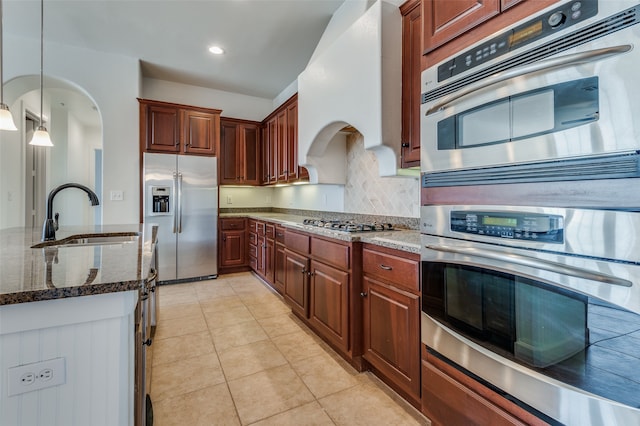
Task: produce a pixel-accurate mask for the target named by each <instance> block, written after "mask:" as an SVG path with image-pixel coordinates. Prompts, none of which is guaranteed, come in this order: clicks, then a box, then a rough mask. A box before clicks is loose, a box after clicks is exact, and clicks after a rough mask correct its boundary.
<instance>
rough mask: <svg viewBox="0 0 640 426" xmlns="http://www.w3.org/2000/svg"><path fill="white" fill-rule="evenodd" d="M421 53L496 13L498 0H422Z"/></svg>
mask: <svg viewBox="0 0 640 426" xmlns="http://www.w3.org/2000/svg"><path fill="white" fill-rule="evenodd" d="M422 5H423V12H422V17H423V19H424V31H423V37H424V46H423V49H424V53H427V52H429V51H431V50H433V49H435V48H436V47H438V46H441V45H443V44H444V43H446V42H448V41H449V40H452V39H454V38H455V37H457V36H459V35H460V34H462V33H464V32H466V31H468V30H470V29H471V28H473V27H475V26H476V25H478V24H480V23H481V22H484V21H486V20H487V19H489V18H491V17H492V16H495V15H497V14H499V13H500V0H456V1H451V0H423V3H422Z"/></svg>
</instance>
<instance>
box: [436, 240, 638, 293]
mask: <svg viewBox="0 0 640 426" xmlns="http://www.w3.org/2000/svg"><path fill="white" fill-rule="evenodd" d="M425 247H426V248H428V249H429V250H435V251H439V252H445V253H453V254H461V255H465V256H475V257H481V258H485V259H491V260H499V261H502V262H504V261H508V262H511V263H513V264H516V265H520V266H528V267H531V268H538V269H543V270H545V271H549V272H555V273H558V274H564V275H570V276H572V277H576V278H580V279H585V280H591V281H598V282H602V283H606V284H611V285H617V286H621V287H631V286H632V285H633V284H632V283H631V282H630V281H628V280H625V279H622V278H618V277H614V276H611V275H607V274H602V273H599V272H594V271H589V270H586V269H580V268H576V267H573V266H569V265H564V264H561V263H557V262H552V261H549V260H542V259H534V258H531V257H528V256H522V255H520V254H515V253H502V252H497V251H494V250H491V249H487V248H483V249H482V250H478V249H475V248H472V247H449V246H432V245H427V246H425Z"/></svg>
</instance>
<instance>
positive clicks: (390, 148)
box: [298, 0, 402, 184]
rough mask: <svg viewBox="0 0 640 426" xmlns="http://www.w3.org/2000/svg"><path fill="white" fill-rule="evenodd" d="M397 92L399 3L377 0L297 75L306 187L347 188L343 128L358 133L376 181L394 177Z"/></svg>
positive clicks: (397, 151)
mask: <svg viewBox="0 0 640 426" xmlns="http://www.w3.org/2000/svg"><path fill="white" fill-rule="evenodd" d="M343 7H345V6H344V5H343ZM341 9H342V8H341ZM341 9H339V10H338V12H336V13H340V11H341ZM335 18H336V15H334V19H335ZM321 43H322V40H321ZM401 92H402V18H401V16H400V11H399V9H398V6H397V5H395V4H391V3H388V2H386V1H383V0H377V1H376V2H375V3H373V4H372V5H371V7H369V8H368V9H367V10H366V11H365V12H364V13H363V14H362V15H361V16H360V17H359V18H358V19H357V20H356V21H355V22H353V24H351V26H349V27H348V28H347V29H346V30H345V31H344V32H342V33H341V34H340V35H339V36H337V37H336V38H335V39H334V40H333V41H331V42H330V43H329V44H328V45H326V46H325V47H324V50H322V51H321V52H319V53H317V54H314V57H313V58H312V60H311V62H310V63H309V64H308V65H307V68H306V69H305V70H304V71H303V72H302V73H301V74H300V75H299V76H298V144H299V158H298V161H299V163H300V164H301V165H304V166H305V167H306V168H307V169H308V170H309V176H310V182H311V183H334V184H344V183H345V179H346V148H345V144H346V143H345V141H346V137H345V135H344V134H343V133H341V132H340V130H341V129H343V128H345V127H346V126H351V127H353V128H355V129H356V130H357V131H358V132H360V133H361V134H362V136H363V139H364V147H365V148H366V149H368V150H371V151H373V152H374V153H375V154H376V156H377V159H378V165H379V174H380V175H381V176H393V175H396V174H397V170H398V168H399V165H400V137H401V110H402V108H401Z"/></svg>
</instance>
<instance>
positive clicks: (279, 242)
mask: <svg viewBox="0 0 640 426" xmlns="http://www.w3.org/2000/svg"><path fill="white" fill-rule="evenodd" d="M275 233H276V235H275V239H274V240H275V252H274V261H273V265H274V266H273V268H274V272H273V288H275V289H276V291H277V292H278V293H280V294H282V295H283V294H284V282H285V271H286V268H285V265H286V264H285V245H284V233H285V229H284V227H283V226H282V225H276V227H275Z"/></svg>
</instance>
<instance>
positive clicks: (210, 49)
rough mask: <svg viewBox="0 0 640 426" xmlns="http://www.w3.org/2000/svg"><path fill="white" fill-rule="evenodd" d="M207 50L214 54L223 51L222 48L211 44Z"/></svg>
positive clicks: (219, 53) (220, 53)
mask: <svg viewBox="0 0 640 426" xmlns="http://www.w3.org/2000/svg"><path fill="white" fill-rule="evenodd" d="M209 52H211V53H213V54H214V55H222V54H223V53H224V49H223V48H222V47H220V46H211V47H210V48H209Z"/></svg>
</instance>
